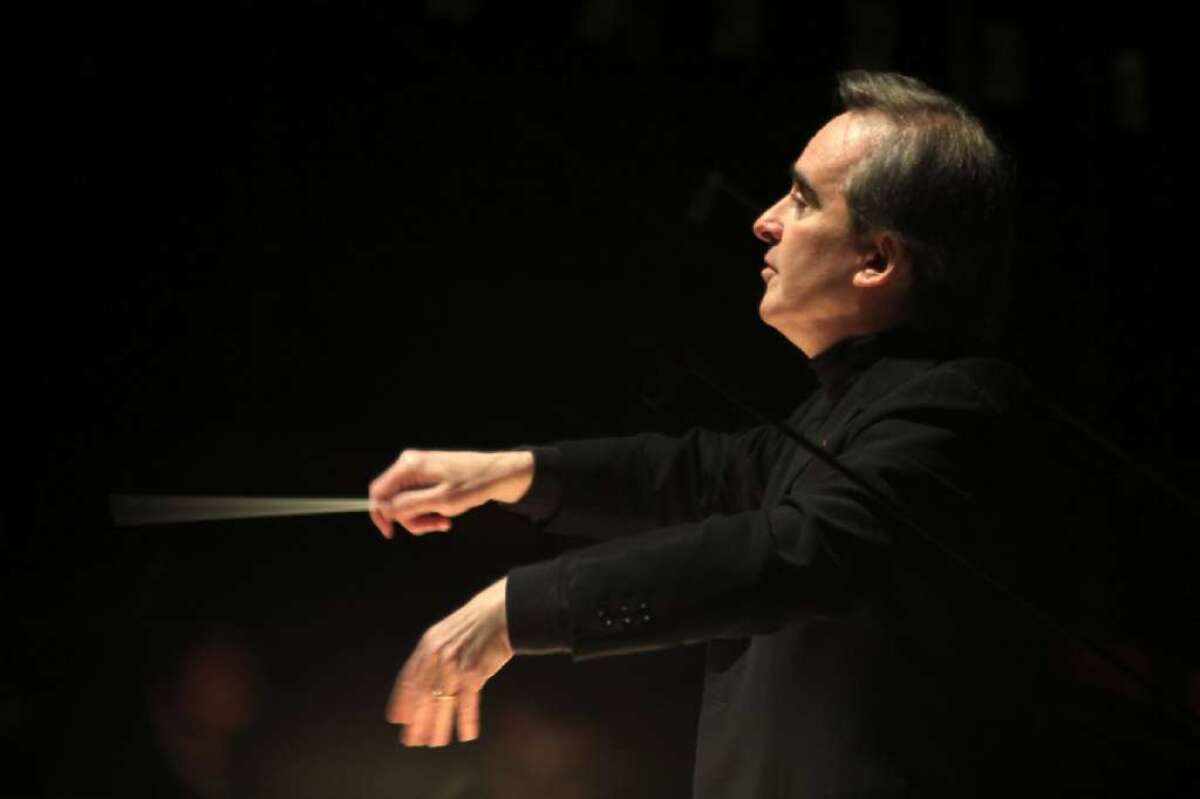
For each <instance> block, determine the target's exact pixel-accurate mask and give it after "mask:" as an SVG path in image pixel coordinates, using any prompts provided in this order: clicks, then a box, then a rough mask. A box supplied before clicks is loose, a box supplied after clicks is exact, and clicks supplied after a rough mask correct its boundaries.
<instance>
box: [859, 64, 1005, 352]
mask: <svg viewBox="0 0 1200 799" xmlns="http://www.w3.org/2000/svg"><path fill="white" fill-rule="evenodd" d="M837 94H838V99H839V100H840V101H841V106H842V107H843V108H844V109H845V110H846V111H858V112H874V113H879V114H882V115H883V116H884V117H885V118H887V119H888V120H889V122H890V123H891V125H892V132H891V133H889V134H887V135H886V137H885V138H884V139H883V140H882V141H881V142H880V143H879V145H878V146H876V147H875V149H874V150H873V151H872V152H871V153H869V154H868V155H867V156H865V157H864V158H863V159H862V161H860V162H859V163H858V164H857V165H855V167H854V169H853V170H852V171H851V173H850V175H849V176H848V177H847V179H846V183H845V186H844V187H843V191H844V194H845V197H846V204H847V206H848V207H849V211H850V220H851V221H850V224H851V228H852V231H853V232H854V233H855V234H856V235H859V236H865V235H867V234H870V233H874V232H879V231H889V232H891V233H893V234H895V235H896V236H897V237H899V238H900V239H901V240H902V241H903V243H904V244H905V246H906V247H907V249H908V252H909V254H910V257H911V259H912V266H913V274H914V285H913V294H912V297H911V300H912V321H913V323H914V324H916V325H917V326H919V327H922V328H925V329H927V330H929V331H931V332H934V333H936V334H937V335H939V336H942V337H946V338H947V340H949V341H953V342H954V343H957V344H960V345H965V346H974V345H978V344H986V343H990V342H991V341H992V340H993V339H994V338H995V337H996V336H997V335H998V333H999V327H1000V321H1001V320H1000V316H1001V313H1002V312H1003V308H1004V302H1005V299H1006V290H1007V286H1008V279H1007V277H1008V257H1009V249H1010V246H1011V237H1012V233H1011V223H1010V219H1009V211H1010V208H1009V205H1010V191H1011V190H1010V186H1011V178H1010V170H1009V165H1008V162H1007V159H1006V158H1005V157H1004V156H1003V155H1002V154H1001V152H1000V149H999V148H998V147H997V146H996V144H995V142H994V141H992V139H991V137H990V136H989V135H988V133H987V131H986V130H984V128H983V125H982V124H981V123H980V122H979V120H978V119H976V118H975V117H974V116H972V115H971V114H970V113H968V112H967V110H966V109H965V108H963V107H962V106H961V105H959V104H958V103H957V102H955V101H954V100H952V99H951V98H949V97H947V96H946V95H944V94H941V93H940V92H937V91H934V90H933V89H931V88H929V87H928V86H926V85H925V84H924V83H921V82H920V81H918V80H916V79H914V78H910V77H907V76H905V75H898V74H896V73H891V72H866V71H861V70H855V71H851V72H843V73H841V74H840V75H838V79H837Z"/></svg>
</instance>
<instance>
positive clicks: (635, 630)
mask: <svg viewBox="0 0 1200 799" xmlns="http://www.w3.org/2000/svg"><path fill="white" fill-rule="evenodd" d="M872 407H873V409H874V410H873V412H870V413H868V412H864V413H862V414H860V417H859V418H858V419H857V420H856V423H854V424H850V425H847V426H846V428H845V432H844V440H841V441H833V442H831V445H830V448H831V449H832V450H834V451H835V454H837V455H838V457H839V460H840V461H841V462H842V463H843V464H844V465H845V466H847V467H848V468H849V469H851V470H852V471H853V472H855V473H856V474H858V475H859V476H861V477H862V478H863V479H865V480H866V481H867V482H868V483H870V484H871V485H872V486H874V487H875V488H876V489H878V490H879V491H881V492H882V493H883V494H884V495H885V496H887V497H888V499H889V500H891V501H892V502H893V503H894V504H895V505H897V506H898V507H899V508H900V509H901V510H902V511H903V513H904V514H905V515H907V516H909V517H910V518H912V519H913V520H915V521H916V522H917V523H918V524H921V525H922V526H927V527H929V528H933V529H935V530H936V529H940V528H944V527H945V526H946V525H945V524H943V523H942V522H943V520H947V519H955V520H958V522H959V523H960V524H961V522H962V520H963V519H964V518H967V517H966V516H965V515H964V514H969V513H970V512H971V511H972V506H973V503H974V502H975V498H974V496H973V495H974V493H975V492H976V491H977V489H978V488H979V487H980V486H981V485H983V484H985V483H987V481H988V478H987V477H986V476H985V475H984V473H983V472H984V471H985V470H984V469H983V468H982V464H983V462H984V458H983V457H982V456H983V453H984V452H985V451H986V448H987V444H986V440H987V439H988V438H989V437H990V436H993V435H995V433H996V431H997V430H998V425H997V421H998V417H997V415H996V413H995V412H994V410H993V409H992V408H991V407H990V406H989V404H988V403H987V402H986V401H984V400H983V398H982V397H981V396H980V394H979V392H978V391H977V390H976V389H975V388H974V385H973V384H972V383H971V381H970V380H969V379H966V378H964V377H963V376H961V375H957V374H955V373H952V372H944V373H942V374H940V375H938V376H936V377H934V378H933V379H932V380H929V379H926V380H921V381H917V382H916V384H914V385H911V386H905V387H901V388H899V389H896V390H895V391H894V392H893V393H892V395H891V396H890V397H889V398H887V399H886V401H883V402H880V403H876V404H875V405H874V406H872ZM751 451H753V450H751ZM614 468H615V467H614ZM759 468H760V467H759V466H755V465H750V466H747V467H746V469H747V472H746V473H747V474H753V475H754V476H755V478H756V479H757V478H758V476H759V473H758V469H759ZM613 479H618V478H613ZM697 485H698V486H705V485H707V484H706V483H705V482H704V481H702V480H701V481H699V482H698V483H697ZM708 491H709V493H708V494H707V497H708V498H710V499H711V504H705V503H704V501H703V498H705V497H706V494H705V491H704V490H698V491H697V492H696V496H698V497H700V498H701V499H698V500H697V501H696V503H695V504H694V505H692V506H690V508H689V510H692V511H693V512H695V513H697V514H698V513H700V512H702V511H704V510H709V509H720V508H722V503H721V501H720V498H721V497H722V492H721V491H719V490H716V489H715V488H709V489H708ZM639 498H640V501H642V502H644V503H647V504H649V503H648V500H647V499H646V498H645V496H644V495H642V494H639ZM571 518H572V520H574V518H575V517H571ZM641 518H642V519H644V520H647V521H648V520H650V519H652V518H655V517H653V516H652V515H650V514H646V515H643V516H642V517H641ZM894 533H895V525H894V523H892V522H891V521H890V517H889V516H888V515H887V514H886V513H884V512H882V511H881V509H880V508H879V507H877V504H876V502H875V500H873V499H872V498H871V496H870V495H869V494H868V493H867V492H865V491H864V490H863V489H862V488H860V487H859V486H857V485H855V484H854V483H853V482H852V481H850V480H849V479H848V478H846V477H843V476H842V475H841V474H839V473H838V472H836V471H835V470H833V469H832V468H830V467H828V466H826V465H825V464H824V463H821V462H819V461H813V462H811V463H810V464H809V465H808V467H807V469H806V470H805V471H804V472H802V473H801V475H800V479H798V480H796V481H795V483H794V484H793V485H792V486H791V487H790V488H788V489H787V490H786V492H785V493H784V495H783V497H782V499H781V501H780V502H779V503H778V504H777V505H775V506H772V507H764V508H759V509H753V510H749V509H747V510H742V511H741V512H735V513H723V512H720V511H719V510H716V511H715V512H714V513H712V514H711V515H709V516H707V517H706V518H703V519H702V520H697V521H686V522H682V523H676V524H671V525H668V526H665V527H661V528H658V529H655V530H652V531H651V532H649V533H647V534H645V535H642V536H639V537H637V538H634V539H627V540H619V541H609V542H605V543H603V544H600V545H598V546H595V547H591V548H589V549H585V550H578V551H574V552H571V553H568V554H566V555H563V556H561V557H559V558H557V559H554V560H551V561H548V562H544V563H539V564H533V565H530V566H523V567H518V568H516V569H513V570H512V571H511V572H510V573H509V579H508V589H507V610H508V622H509V635H510V638H511V640H512V643H513V646H514V649H515V650H516V651H518V652H522V653H534V652H569V653H571V654H572V655H573V656H575V657H576V658H587V657H593V656H600V655H609V654H618V653H622V652H631V651H638V650H643V649H655V648H661V647H666V646H674V645H678V644H685V643H692V642H698V641H704V640H708V639H713V638H723V637H744V636H747V635H752V634H755V633H762V632H769V631H772V630H775V629H778V628H779V627H780V626H782V625H784V624H786V623H789V622H790V621H794V620H798V619H800V618H803V617H805V616H809V615H813V614H819V615H833V616H836V615H838V614H841V613H843V612H846V611H847V610H849V609H850V608H851V607H852V606H853V604H854V602H855V600H856V599H857V598H858V597H861V596H863V595H864V594H866V593H869V592H870V591H872V590H873V588H874V586H875V585H876V584H877V583H878V581H879V579H880V575H881V569H885V568H886V567H887V565H888V561H889V558H890V557H891V556H892V554H893V549H894V547H893V542H894Z"/></svg>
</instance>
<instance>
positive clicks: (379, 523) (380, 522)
mask: <svg viewBox="0 0 1200 799" xmlns="http://www.w3.org/2000/svg"><path fill="white" fill-rule="evenodd" d="M371 521H372V522H374V523H375V527H376V529H378V530H379V532H380V533H381V534H382V535H383V537H384V538H388V539H390V538H391V537H392V535H393V533H392V521H391V519H389V518H388V517H386V516H384V515H383V511H381V510H380V509H379V508H371Z"/></svg>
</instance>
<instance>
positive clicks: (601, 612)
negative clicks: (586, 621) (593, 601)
mask: <svg viewBox="0 0 1200 799" xmlns="http://www.w3.org/2000/svg"><path fill="white" fill-rule="evenodd" d="M607 615H608V611H607V610H605V609H604V608H596V618H598V619H603V618H604V617H606V616H607Z"/></svg>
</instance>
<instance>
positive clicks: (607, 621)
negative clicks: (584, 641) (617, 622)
mask: <svg viewBox="0 0 1200 799" xmlns="http://www.w3.org/2000/svg"><path fill="white" fill-rule="evenodd" d="M604 626H605V627H608V628H611V627H612V626H613V620H612V619H610V618H608V617H605V619H604Z"/></svg>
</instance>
